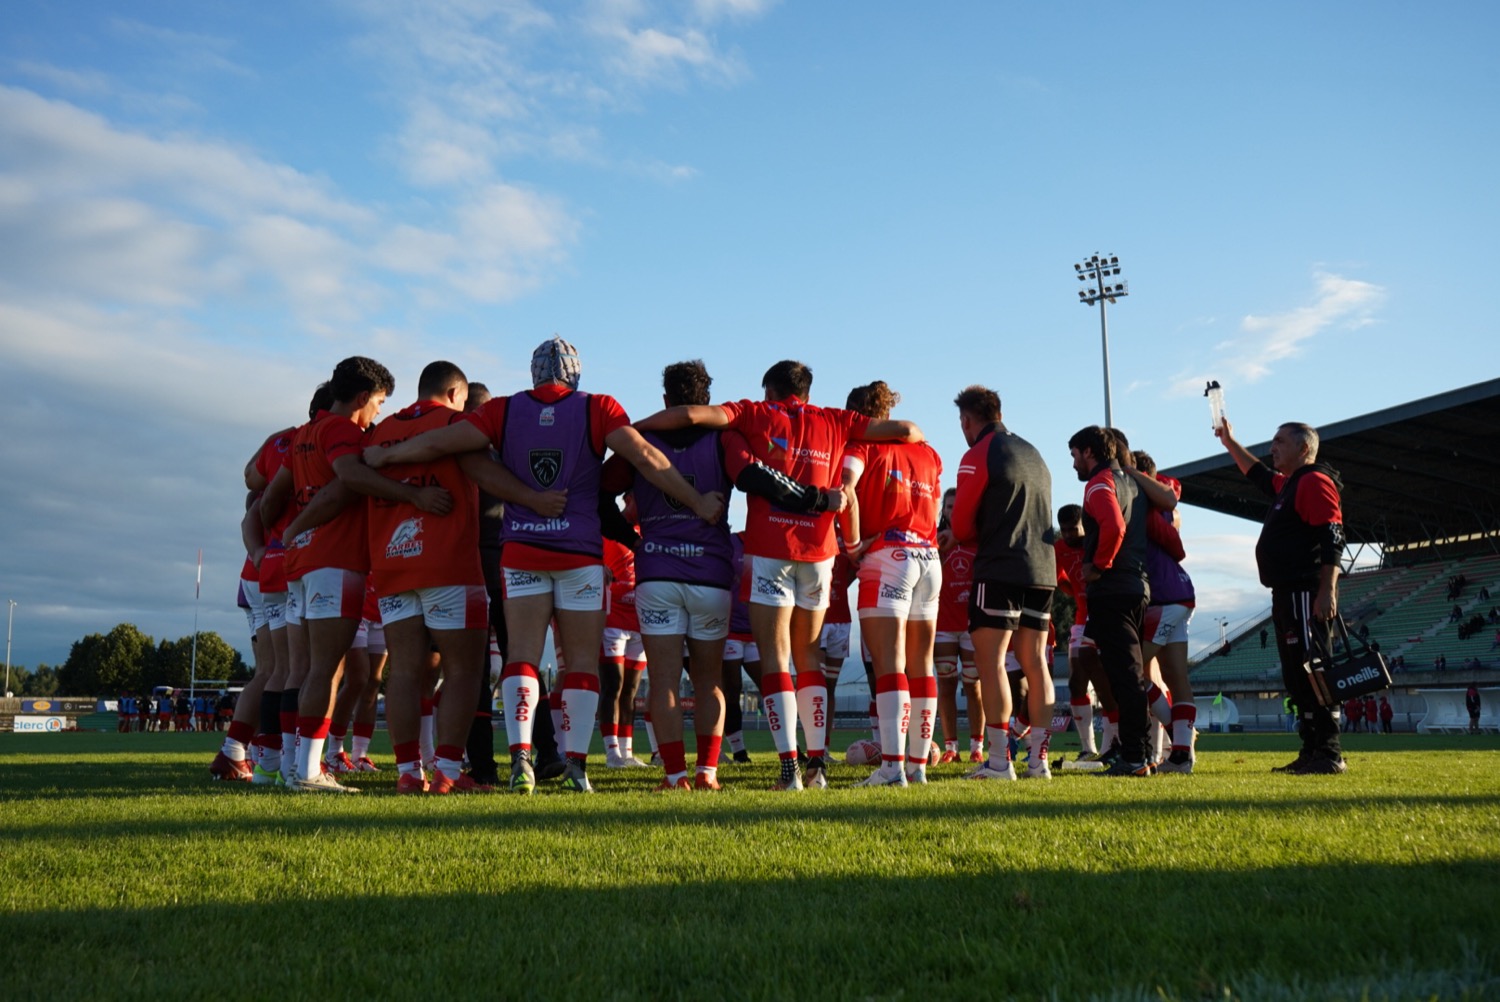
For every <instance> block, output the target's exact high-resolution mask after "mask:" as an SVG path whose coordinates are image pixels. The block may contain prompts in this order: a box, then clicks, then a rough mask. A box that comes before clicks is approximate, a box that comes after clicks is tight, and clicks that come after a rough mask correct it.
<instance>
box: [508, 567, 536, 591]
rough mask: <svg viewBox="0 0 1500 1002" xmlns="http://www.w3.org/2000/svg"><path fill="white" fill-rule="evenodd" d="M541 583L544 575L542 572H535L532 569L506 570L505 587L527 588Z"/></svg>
mask: <svg viewBox="0 0 1500 1002" xmlns="http://www.w3.org/2000/svg"><path fill="white" fill-rule="evenodd" d="M541 583H542V576H541V575H540V574H533V573H531V572H530V571H512V570H507V571H506V572H505V587H507V588H526V587H529V586H531V585H539V584H541Z"/></svg>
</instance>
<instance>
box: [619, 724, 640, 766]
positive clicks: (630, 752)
mask: <svg viewBox="0 0 1500 1002" xmlns="http://www.w3.org/2000/svg"><path fill="white" fill-rule="evenodd" d="M615 733H616V734H617V735H618V736H619V738H620V754H621V755H623V756H625V757H626V758H635V723H634V722H633V721H632V722H631V723H628V724H616V725H615Z"/></svg>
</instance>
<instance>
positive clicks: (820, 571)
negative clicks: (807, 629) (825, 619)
mask: <svg viewBox="0 0 1500 1002" xmlns="http://www.w3.org/2000/svg"><path fill="white" fill-rule="evenodd" d="M750 575H751V577H750V601H751V602H752V603H753V604H755V605H771V606H776V607H777V608H785V607H787V606H791V605H795V606H796V607H797V608H799V609H826V608H828V600H829V597H830V596H831V594H832V590H833V558H832V557H829V558H828V559H827V560H819V561H816V562H808V561H804V560H781V559H779V558H776V557H757V556H751V558H750Z"/></svg>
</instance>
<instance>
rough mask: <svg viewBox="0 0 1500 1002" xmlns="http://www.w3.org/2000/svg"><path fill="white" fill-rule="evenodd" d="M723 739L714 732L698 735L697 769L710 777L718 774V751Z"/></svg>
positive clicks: (720, 749)
mask: <svg viewBox="0 0 1500 1002" xmlns="http://www.w3.org/2000/svg"><path fill="white" fill-rule="evenodd" d="M723 741H724V739H723V738H721V737H718V736H717V735H714V734H700V735H698V762H697V766H698V769H697V771H698V772H700V773H704V774H706V775H708V777H709V778H710V779H712V778H715V777H717V776H718V773H719V753H720V751H722V749H723Z"/></svg>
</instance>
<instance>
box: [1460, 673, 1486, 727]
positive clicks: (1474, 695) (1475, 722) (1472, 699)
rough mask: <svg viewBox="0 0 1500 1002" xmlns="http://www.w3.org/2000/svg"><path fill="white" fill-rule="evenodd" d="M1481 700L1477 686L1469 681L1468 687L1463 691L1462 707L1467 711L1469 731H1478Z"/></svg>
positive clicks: (1481, 706)
mask: <svg viewBox="0 0 1500 1002" xmlns="http://www.w3.org/2000/svg"><path fill="white" fill-rule="evenodd" d="M1483 702H1484V701H1483V700H1481V699H1480V698H1479V686H1477V685H1475V684H1474V683H1473V682H1470V683H1469V689H1468V691H1467V692H1465V693H1464V709H1466V710H1468V711H1469V733H1470V734H1478V733H1479V711H1480V710H1481V709H1482V708H1483Z"/></svg>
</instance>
